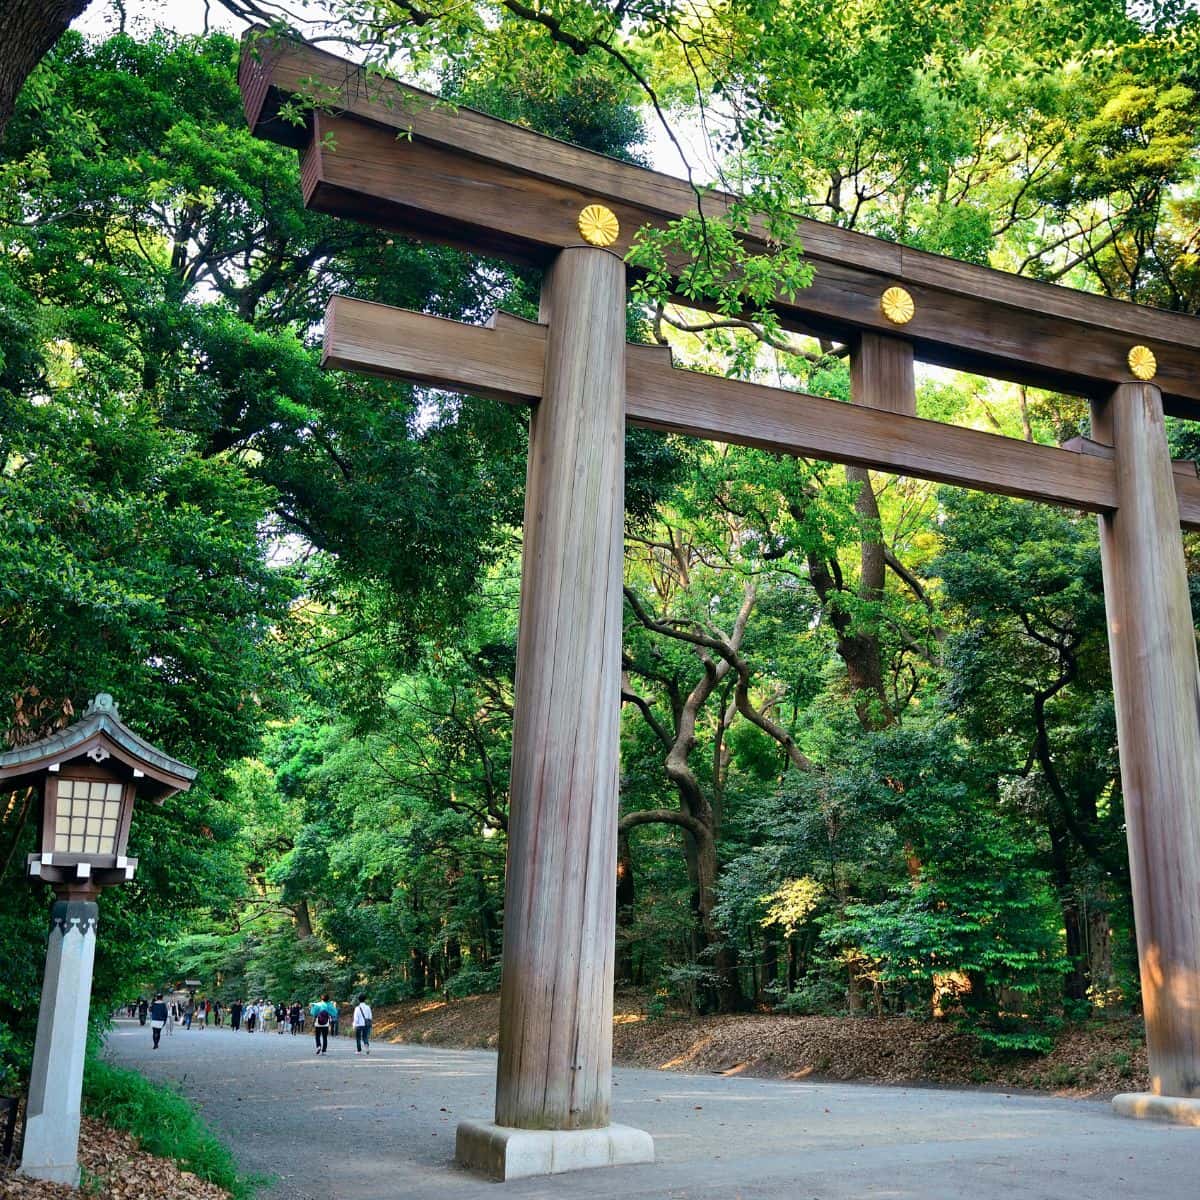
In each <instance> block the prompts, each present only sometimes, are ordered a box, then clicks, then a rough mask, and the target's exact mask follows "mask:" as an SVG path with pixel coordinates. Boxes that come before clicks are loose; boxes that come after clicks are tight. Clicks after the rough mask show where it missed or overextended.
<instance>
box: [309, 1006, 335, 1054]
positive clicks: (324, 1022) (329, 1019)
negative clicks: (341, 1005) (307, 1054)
mask: <svg viewBox="0 0 1200 1200" xmlns="http://www.w3.org/2000/svg"><path fill="white" fill-rule="evenodd" d="M336 1011H337V1010H336V1009H335V1008H334V1007H333V1005H332V1004H330V1003H329V996H328V994H326V995H324V996H322V997H321V999H320V1000H318V1001H317V1002H316V1004H314V1005H313V1006H312V1019H313V1037H315V1038H316V1040H317V1053H318V1054H328V1053H329V1027H330V1026H331V1025H332V1024H333V1014H334V1013H335V1012H336Z"/></svg>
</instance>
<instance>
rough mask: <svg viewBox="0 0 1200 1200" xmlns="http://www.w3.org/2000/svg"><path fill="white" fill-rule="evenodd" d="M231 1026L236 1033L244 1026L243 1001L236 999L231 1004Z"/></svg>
mask: <svg viewBox="0 0 1200 1200" xmlns="http://www.w3.org/2000/svg"><path fill="white" fill-rule="evenodd" d="M229 1027H230V1029H232V1030H233V1032H234V1033H237V1031H238V1030H239V1029H241V1027H242V1002H241V1001H240V1000H235V1001H234V1002H233V1003H232V1004H231V1005H230V1006H229Z"/></svg>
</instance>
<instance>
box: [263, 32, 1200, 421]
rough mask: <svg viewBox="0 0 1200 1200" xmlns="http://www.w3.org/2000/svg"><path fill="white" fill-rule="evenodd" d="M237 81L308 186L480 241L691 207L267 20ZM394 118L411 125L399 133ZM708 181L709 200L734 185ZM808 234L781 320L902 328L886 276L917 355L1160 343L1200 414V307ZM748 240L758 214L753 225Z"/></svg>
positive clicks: (1063, 351) (1040, 369) (377, 212)
mask: <svg viewBox="0 0 1200 1200" xmlns="http://www.w3.org/2000/svg"><path fill="white" fill-rule="evenodd" d="M240 79H241V86H242V92H243V98H244V101H245V105H246V111H247V116H248V118H249V120H250V123H251V126H252V127H253V128H254V129H255V130H256V132H258V133H260V134H261V135H262V136H264V137H268V138H272V139H274V140H276V141H280V142H283V143H285V144H288V145H294V146H296V147H298V148H301V149H303V151H304V162H303V168H302V170H303V179H304V189H305V193H306V196H307V199H308V202H309V203H310V204H311V205H312V206H313V207H314V208H317V209H320V210H321V211H324V212H329V213H333V214H337V215H341V216H345V217H350V218H354V219H358V220H362V221H367V222H370V223H373V224H376V225H380V226H383V227H386V228H389V229H394V230H398V231H401V232H407V233H410V234H414V235H416V236H419V237H422V238H426V239H430V240H438V241H444V242H448V243H451V244H454V245H459V246H463V247H466V248H468V249H471V250H473V251H476V252H479V253H488V254H496V255H501V256H506V257H510V258H514V259H519V260H523V261H533V262H546V261H549V259H550V258H552V257H553V255H554V254H555V253H556V252H557V251H558V250H559V249H561V248H562V247H563V246H566V245H576V244H579V235H578V232H577V230H576V227H575V220H576V217H577V215H578V213H579V210H580V208H581V207H582V206H583V205H584V204H586V203H593V202H596V201H600V202H602V203H604V204H606V205H608V206H609V207H610V208H611V209H613V211H614V212H615V213H616V215H617V217H618V219H619V221H620V225H621V235H620V238H619V239H618V241H617V243H616V244H615V246H614V247H613V249H614V250H616V251H617V252H618V253H624V252H625V251H626V250H627V249H628V248H629V244H630V241H631V239H632V238H633V237H634V236H635V235H636V233H637V231H638V230H639V229H640V228H641V227H643V226H644V225H647V224H649V225H655V226H662V225H663V224H664V223H666V222H667V221H670V220H672V219H674V218H677V217H679V216H681V215H683V214H685V213H689V212H692V211H694V210H695V206H696V197H695V194H694V193H693V192H692V190H691V189H690V188H689V187H688V185H687V184H686V183H684V182H683V181H681V180H677V179H673V178H671V177H670V176H666V175H661V174H659V173H657V172H654V171H648V170H646V169H644V168H642V167H637V166H634V165H632V164H629V163H623V162H619V161H617V160H615V159H610V158H605V157H604V156H602V155H598V154H593V153H591V152H590V151H587V150H582V149H580V148H578V147H575V146H571V145H568V144H567V143H564V142H560V141H557V140H555V139H553V138H548V137H544V136H542V135H540V134H537V133H534V132H532V131H530V130H528V129H522V128H519V127H517V126H515V125H510V124H508V123H506V122H504V121H500V120H497V119H495V118H492V117H488V116H485V115H483V114H482V113H477V112H473V111H471V110H469V109H464V108H453V107H452V106H450V105H448V104H446V103H444V102H442V101H440V100H438V99H437V98H436V97H434V96H431V95H429V94H428V93H425V92H421V91H419V90H417V89H414V88H408V87H405V86H403V85H401V84H398V83H395V82H392V81H389V80H385V79H382V78H380V77H378V76H370V75H368V74H366V73H365V72H363V71H362V70H360V69H359V68H357V67H356V66H355V65H354V64H352V63H349V62H347V61H345V60H344V59H340V58H337V57H336V56H334V55H331V54H328V53H326V52H325V51H322V50H318V49H316V48H315V47H312V46H308V45H305V44H304V43H300V42H290V41H272V40H270V39H264V38H261V37H260V38H258V40H256V41H253V42H249V43H248V44H247V47H246V48H245V49H244V51H243V57H242V66H241V73H240ZM314 87H316V88H317V89H319V90H323V91H324V92H325V93H326V94H327V95H328V97H329V102H330V104H331V106H333V107H335V108H336V110H337V112H338V114H339V115H337V116H327V115H324V114H323V113H322V114H318V115H310V117H309V119H308V122H307V124H306V125H303V126H293V125H288V124H286V123H285V122H282V121H281V120H280V119H279V116H278V113H279V109H280V105H281V104H282V103H283V101H284V100H286V99H288V98H289V97H294V96H296V95H311V92H312V89H313V88H314ZM398 134H399V135H400V136H398ZM730 199H731V198H730V197H728V196H725V195H723V194H720V193H713V194H709V195H707V196H706V198H705V201H704V203H705V207H706V210H707V211H709V212H719V211H721V210H722V208H723V207H724V206H726V205H727V204H728V203H729V202H730ZM800 235H801V238H802V241H803V244H804V248H805V251H806V254H807V256H808V258H809V260H810V261H811V262H812V263H813V264H814V266H815V268H816V279H815V282H814V284H813V286H812V287H811V288H807V289H804V290H803V291H802V292H800V293H799V294H798V295H797V296H796V297H794V298H785V297H781V298H780V299H779V301H778V302H777V305H776V307H777V309H778V311H779V313H780V317H781V319H782V321H783V322H784V324H785V325H787V326H788V327H791V328H802V329H803V330H805V331H813V332H817V333H820V334H822V335H824V336H829V337H833V338H837V339H839V340H843V341H850V342H853V341H854V340H855V339H857V338H858V337H859V336H860V335H862V334H863V333H864V332H866V333H870V332H874V333H877V334H884V335H888V334H894V333H895V332H896V328H895V326H892V325H890V324H889V322H888V321H887V319H886V318H885V317H884V315H883V313H882V311H881V309H880V304H879V300H880V296H881V295H882V293H883V291H884V290H885V289H886V288H887V287H888V286H889V285H892V284H899V285H901V286H903V287H904V288H906V289H907V290H908V291H909V292H910V293H911V295H912V297H913V300H914V303H915V309H916V311H915V315H914V316H913V319H912V320H911V321H910V322H909V323H908V324H907V325H905V326H904V327H903V336H904V338H905V339H906V340H907V341H908V342H909V343H910V344H911V345H912V346H913V348H914V350H915V353H916V356H917V358H918V359H920V360H921V361H925V362H930V363H935V364H940V365H944V366H949V367H956V368H960V369H963V370H968V371H973V372H976V373H978V374H981V375H987V376H994V377H996V378H1000V379H1011V380H1015V381H1017V382H1021V383H1026V384H1030V385H1034V386H1039V387H1048V388H1053V389H1057V390H1062V391H1067V392H1077V393H1079V394H1082V395H1089V396H1094V395H1098V394H1107V393H1108V392H1109V391H1111V389H1112V387H1113V386H1115V385H1117V384H1119V383H1121V382H1123V381H1129V380H1131V379H1132V376H1131V375H1130V373H1129V367H1128V362H1127V355H1128V352H1129V349H1130V348H1131V347H1132V346H1133V345H1134V344H1136V343H1141V344H1145V345H1147V346H1149V347H1150V348H1151V349H1152V350H1153V351H1154V353H1155V355H1156V357H1157V360H1158V375H1157V376H1156V378H1155V381H1154V382H1155V383H1156V384H1157V385H1158V386H1159V387H1160V388H1161V390H1162V392H1163V395H1164V402H1165V405H1166V409H1167V411H1168V412H1169V413H1172V414H1174V415H1177V416H1185V417H1200V320H1197V319H1196V318H1194V317H1189V316H1185V315H1183V314H1179V313H1168V312H1162V311H1159V310H1156V309H1150V308H1146V307H1143V306H1139V305H1134V304H1126V303H1122V302H1119V301H1114V300H1109V299H1107V298H1106V297H1102V296H1095V295H1090V294H1087V293H1083V292H1077V291H1074V290H1072V289H1069V288H1065V287H1061V286H1056V285H1050V284H1044V283H1039V282H1037V281H1034V280H1029V279H1024V278H1019V277H1016V276H1013V275H1011V274H1007V273H1005V272H1001V271H994V270H991V269H989V268H986V267H979V266H976V265H973V264H969V263H961V262H956V261H953V260H951V259H946V258H941V257H939V256H937V255H933V254H928V253H925V252H923V251H918V250H912V249H909V248H908V247H903V246H899V245H896V244H893V243H889V242H884V241H881V240H879V239H876V238H870V237H866V236H863V235H861V234H857V233H853V232H850V231H848V230H844V229H839V228H837V227H835V226H831V225H825V224H822V223H821V222H816V221H805V222H803V223H802V225H801V228H800ZM748 243H749V246H750V248H751V249H752V250H755V249H762V248H763V247H764V246H765V240H764V237H763V236H762V231H757V232H756V231H754V230H752V231H751V235H750V236H749V238H748Z"/></svg>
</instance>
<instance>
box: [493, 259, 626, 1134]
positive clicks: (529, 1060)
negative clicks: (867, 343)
mask: <svg viewBox="0 0 1200 1200" xmlns="http://www.w3.org/2000/svg"><path fill="white" fill-rule="evenodd" d="M542 317H543V320H544V321H545V322H546V325H547V329H546V340H545V346H546V350H545V378H544V385H543V394H542V399H541V400H540V401H539V402H538V404H537V406H536V407H535V409H534V413H533V420H532V422H531V427H530V449H529V471H528V476H527V483H526V494H525V541H524V554H523V558H522V572H521V616H520V627H519V631H518V641H517V674H516V698H515V706H514V715H513V752H512V787H511V801H510V815H509V825H508V846H509V850H508V873H507V876H506V881H505V893H504V897H505V898H504V970H503V977H502V984H501V990H500V1059H499V1064H498V1072H497V1083H496V1122H497V1124H499V1125H506V1126H514V1127H517V1128H521V1129H595V1128H600V1127H603V1126H605V1125H608V1124H609V1105H610V1096H611V1086H612V989H613V956H614V946H615V939H616V872H617V775H618V767H619V750H620V748H619V719H620V709H621V705H620V683H621V615H622V614H621V603H622V601H621V579H622V556H623V544H624V542H623V539H624V503H625V496H624V454H625V405H624V388H625V268H624V264H623V263H622V262H621V260H620V259H619V258H617V257H615V256H614V255H612V254H610V253H608V252H607V251H604V250H597V249H590V248H579V249H574V250H566V251H564V252H563V253H562V255H561V256H560V257H559V259H558V260H557V261H556V262H555V263H554V265H553V266H552V267H551V269H550V271H549V273H548V275H547V278H546V281H545V283H544V285H543V294H542Z"/></svg>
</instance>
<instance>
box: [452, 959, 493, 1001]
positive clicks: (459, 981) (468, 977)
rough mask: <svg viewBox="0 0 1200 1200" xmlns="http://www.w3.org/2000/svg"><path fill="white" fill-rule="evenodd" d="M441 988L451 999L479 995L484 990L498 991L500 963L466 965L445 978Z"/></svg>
mask: <svg viewBox="0 0 1200 1200" xmlns="http://www.w3.org/2000/svg"><path fill="white" fill-rule="evenodd" d="M443 990H444V991H445V993H446V996H447V997H448V998H449V999H451V1000H461V999H462V998H463V997H464V996H480V995H483V994H484V993H485V992H498V991H499V990H500V964H499V963H495V964H493V965H492V966H490V967H476V966H471V965H467V966H465V967H463V968H462V969H461V970H459V971H456V972H455V973H454V974H453V975H451V976H450V978H449V979H447V980H446V985H445V988H444V989H443Z"/></svg>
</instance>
